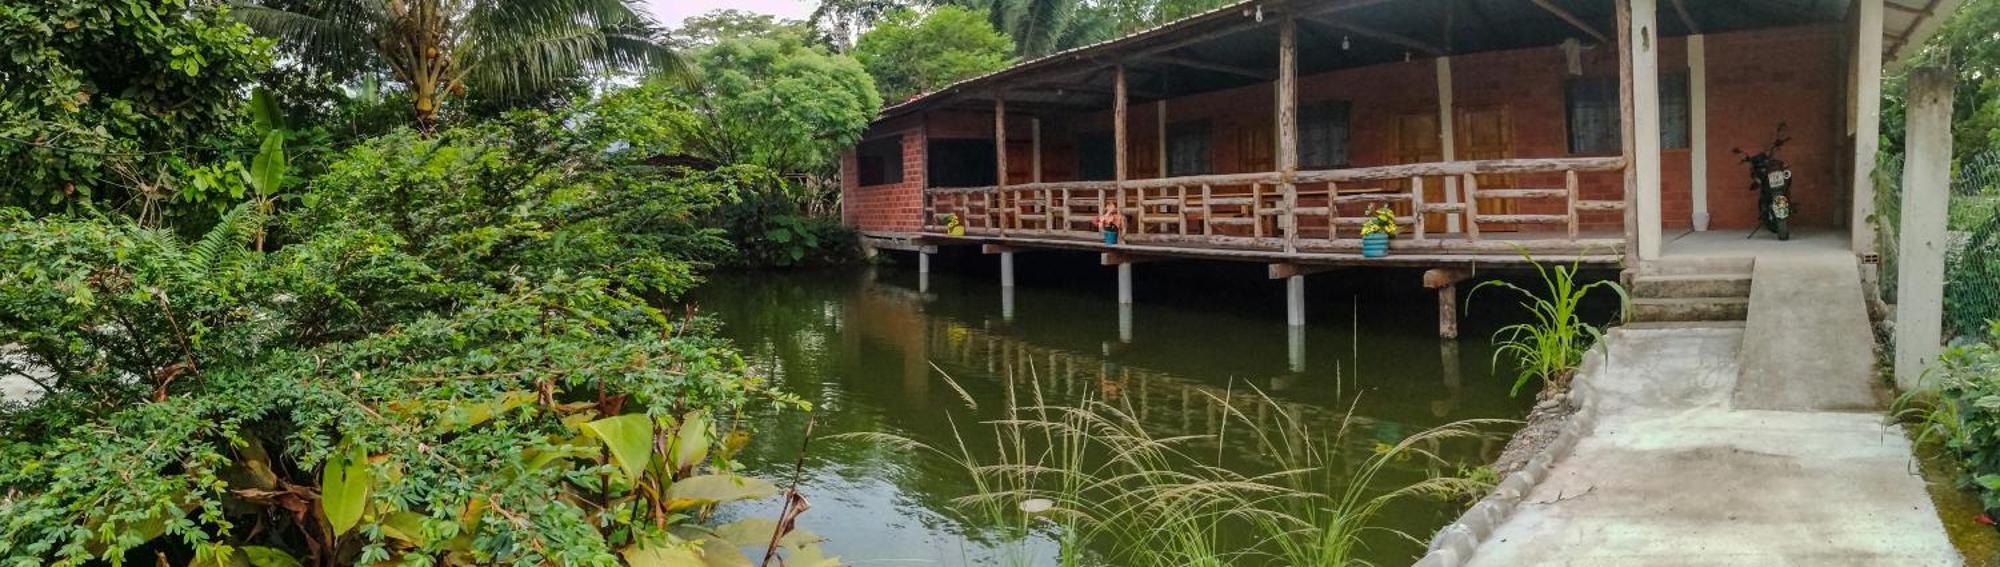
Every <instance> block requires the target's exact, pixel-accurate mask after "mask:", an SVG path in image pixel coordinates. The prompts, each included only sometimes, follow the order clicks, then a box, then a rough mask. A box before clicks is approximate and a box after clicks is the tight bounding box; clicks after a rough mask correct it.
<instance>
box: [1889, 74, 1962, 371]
mask: <svg viewBox="0 0 2000 567" xmlns="http://www.w3.org/2000/svg"><path fill="white" fill-rule="evenodd" d="M1954 82H1955V81H1954V79H1953V78H1952V75H1951V73H1950V72H1948V71H1945V70H1943V69H1937V68H1925V69H1918V70H1916V71H1913V72H1911V73H1910V78H1909V82H1908V85H1909V86H1908V89H1909V93H1908V95H1907V96H1906V97H1905V99H1904V100H1905V101H1907V104H1908V106H1909V110H1908V111H1907V114H1906V118H1905V122H1906V124H1907V126H1908V128H1909V133H1908V134H1906V135H1905V136H1904V154H1903V207H1902V208H1903V224H1902V228H1901V229H1900V231H1899V234H1898V235H1897V245H1898V247H1899V248H1898V250H1897V252H1896V262H1897V264H1896V300H1897V301H1896V387H1898V388H1901V389H1903V390H1905V391H1909V390H1914V389H1916V388H1917V387H1918V386H1919V385H1920V382H1921V381H1922V379H1923V375H1924V371H1925V370H1927V369H1929V368H1930V367H1931V366H1932V365H1934V364H1936V363H1937V360H1938V355H1939V354H1940V353H1941V352H1942V351H1943V349H1942V345H1943V343H1944V337H1943V334H1944V251H1945V244H1946V242H1945V239H1946V232H1945V222H1946V218H1945V215H1946V209H1947V205H1948V204H1949V203H1950V200H1951V97H1952V88H1953V87H1954Z"/></svg>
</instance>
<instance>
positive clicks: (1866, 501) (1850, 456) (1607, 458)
mask: <svg viewBox="0 0 2000 567" xmlns="http://www.w3.org/2000/svg"><path fill="white" fill-rule="evenodd" d="M1749 327H1754V323H1753V324H1751V325H1749ZM1745 332H1746V331H1745V330H1744V329H1730V328H1668V329H1645V330H1632V329H1620V330H1617V331H1614V332H1613V333H1612V334H1611V336H1610V338H1609V339H1608V340H1609V346H1610V349H1609V350H1610V360H1609V361H1608V363H1607V364H1605V365H1604V367H1603V371H1602V372H1600V373H1598V374H1597V375H1595V376H1592V377H1590V380H1591V384H1592V386H1593V387H1594V388H1595V390H1596V392H1597V398H1596V399H1597V401H1596V402H1595V403H1597V404H1599V405H1598V411H1599V412H1600V413H1599V415H1600V417H1599V419H1598V423H1597V427H1596V430H1595V431H1594V432H1592V433H1591V434H1590V435H1589V436H1587V437H1585V438H1583V439H1582V440H1581V441H1579V442H1578V443H1577V445H1576V448H1575V450H1574V451H1573V452H1572V453H1571V454H1570V456H1569V457H1568V458H1565V459H1563V460H1562V461H1561V462H1559V463H1557V464H1556V466H1555V467H1554V469H1552V470H1551V471H1550V473H1549V476H1548V477H1547V479H1546V480H1544V481H1543V482H1542V483H1541V484H1540V485H1537V486H1536V487H1535V489H1534V490H1533V491H1532V492H1531V493H1529V494H1528V496H1527V497H1526V498H1524V499H1522V502H1521V504H1520V505H1519V506H1518V507H1517V508H1516V510H1515V512H1514V513H1513V515H1512V516H1510V517H1509V518H1508V519H1507V520H1506V521H1505V522H1504V523H1502V524H1501V525H1500V527H1498V528H1496V529H1495V530H1494V532H1493V534H1492V535H1491V536H1489V537H1487V538H1485V540H1484V541H1483V542H1482V544H1481V545H1480V547H1479V548H1478V550H1477V552H1476V553H1475V554H1473V556H1472V561H1471V562H1470V563H1469V564H1470V565H1481V566H1513V565H1959V564H1961V561H1960V559H1959V556H1958V552H1957V551H1956V550H1955V549H1954V548H1953V547H1952V545H1951V543H1950V541H1949V540H1948V539H1947V538H1946V536H1945V532H1944V528H1943V525H1942V524H1941V523H1940V522H1939V520H1938V518H1937V513H1936V511H1935V510H1934V509H1933V508H1932V506H1931V501H1930V498H1929V496H1928V495H1927V494H1926V493H1925V491H1924V483H1923V480H1922V478H1920V477H1918V476H1916V473H1915V472H1914V471H1915V467H1914V465H1913V463H1912V462H1911V460H1910V446H1909V441H1908V440H1907V438H1906V437H1905V436H1904V435H1903V432H1902V431H1901V430H1900V429H1899V428H1896V427H1888V428H1885V427H1884V426H1883V416H1882V415H1881V414H1879V413H1840V412H1824V411H1772V410H1761V409H1750V408H1747V407H1743V406H1744V405H1745V404H1744V403H1743V402H1749V405H1752V406H1767V405H1779V404H1777V403H1774V400H1773V399H1767V398H1764V397H1762V396H1763V394H1761V393H1758V392H1761V391H1762V390H1757V391H1751V390H1745V389H1743V388H1739V386H1740V385H1741V384H1740V383H1739V376H1740V375H1741V374H1742V370H1741V366H1740V365H1739V364H1738V363H1737V360H1738V355H1739V354H1740V353H1741V349H1742V348H1743V347H1742V343H1743V342H1744V339H1745V335H1744V333H1745ZM1757 379H1758V378H1757V377H1751V378H1750V381H1753V382H1754V381H1756V380H1757ZM1759 388H1761V387H1759ZM1779 392H1780V393H1779V394H1778V398H1780V399H1789V398H1790V397H1792V396H1793V395H1794V394H1795V392H1793V391H1792V390H1789V389H1782V388H1781V389H1779ZM1784 403H1787V404H1789V403H1791V402H1784Z"/></svg>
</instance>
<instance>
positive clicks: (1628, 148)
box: [1611, 0, 1639, 264]
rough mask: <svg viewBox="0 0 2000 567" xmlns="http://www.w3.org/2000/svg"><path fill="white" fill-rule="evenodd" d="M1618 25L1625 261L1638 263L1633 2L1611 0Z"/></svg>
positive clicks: (1619, 122)
mask: <svg viewBox="0 0 2000 567" xmlns="http://www.w3.org/2000/svg"><path fill="white" fill-rule="evenodd" d="M1611 5H1612V12H1613V13H1614V14H1615V15H1616V17H1617V20H1618V25H1616V26H1613V27H1616V28H1617V29H1618V136H1619V141H1620V142H1621V146H1620V149H1619V151H1620V152H1621V153H1622V154H1623V155H1624V157H1625V195H1624V199H1625V258H1626V262H1627V263H1630V264H1636V263H1637V261H1638V260H1639V203H1638V197H1639V195H1638V188H1639V172H1638V168H1636V167H1633V162H1632V156H1633V154H1634V151H1633V149H1632V147H1633V146H1632V142H1633V140H1632V131H1633V128H1632V116H1633V109H1632V5H1631V3H1630V0H1612V2H1611Z"/></svg>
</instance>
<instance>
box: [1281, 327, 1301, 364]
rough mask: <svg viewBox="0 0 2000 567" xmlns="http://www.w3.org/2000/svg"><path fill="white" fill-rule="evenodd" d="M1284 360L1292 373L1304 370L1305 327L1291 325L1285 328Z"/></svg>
mask: <svg viewBox="0 0 2000 567" xmlns="http://www.w3.org/2000/svg"><path fill="white" fill-rule="evenodd" d="M1285 361H1286V362H1287V363H1289V364H1287V365H1286V366H1287V367H1288V368H1290V369H1291V371H1292V373H1294V374H1297V373H1301V372H1305V371H1306V328H1305V326H1304V325H1292V326H1291V327H1288V328H1286V329H1285Z"/></svg>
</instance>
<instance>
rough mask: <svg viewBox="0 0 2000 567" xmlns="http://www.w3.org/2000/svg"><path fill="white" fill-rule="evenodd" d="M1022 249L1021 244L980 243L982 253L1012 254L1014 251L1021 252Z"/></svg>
mask: <svg viewBox="0 0 2000 567" xmlns="http://www.w3.org/2000/svg"><path fill="white" fill-rule="evenodd" d="M1021 250H1022V249H1021V247H1019V246H1008V245H1005V244H981V245H979V253H980V254H1012V253H1015V252H1020V251H1021Z"/></svg>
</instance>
